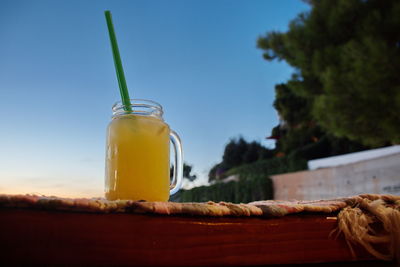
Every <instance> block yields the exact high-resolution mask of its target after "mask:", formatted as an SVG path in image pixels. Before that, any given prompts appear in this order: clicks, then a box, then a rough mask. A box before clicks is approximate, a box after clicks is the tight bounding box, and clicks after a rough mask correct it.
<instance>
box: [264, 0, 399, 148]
mask: <svg viewBox="0 0 400 267" xmlns="http://www.w3.org/2000/svg"><path fill="white" fill-rule="evenodd" d="M309 3H310V4H311V6H312V9H311V11H310V12H308V13H302V14H300V15H298V16H297V18H296V19H294V20H293V21H292V22H291V23H290V25H289V30H288V31H287V32H285V33H280V32H269V33H267V34H266V36H264V37H261V38H259V40H258V47H259V48H261V49H263V50H264V58H265V59H267V60H273V59H278V60H285V61H286V62H287V63H289V64H290V65H291V66H293V67H294V68H295V69H296V73H295V75H293V77H292V79H291V80H289V81H288V82H287V83H286V84H283V85H278V86H277V88H276V91H277V99H276V101H275V107H276V108H277V110H278V111H279V113H280V114H281V116H283V119H284V120H285V121H287V122H288V124H289V126H293V125H296V123H302V122H304V121H307V120H308V121H315V122H316V123H317V124H318V125H319V126H321V127H322V128H323V131H326V132H328V133H332V134H333V135H335V136H336V137H346V138H349V139H351V140H354V141H359V142H361V143H363V144H364V145H368V146H382V145H387V144H390V143H392V144H394V143H399V142H400V123H399V121H400V113H399V112H398V110H400V75H399V74H398V70H399V69H400V16H399V14H400V2H399V1H396V0H385V1H381V0H367V1H361V0H324V1H318V0H311V1H309Z"/></svg>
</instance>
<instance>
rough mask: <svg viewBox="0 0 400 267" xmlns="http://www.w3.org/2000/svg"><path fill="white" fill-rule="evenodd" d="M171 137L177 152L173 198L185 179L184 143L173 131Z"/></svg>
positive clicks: (172, 187)
mask: <svg viewBox="0 0 400 267" xmlns="http://www.w3.org/2000/svg"><path fill="white" fill-rule="evenodd" d="M169 137H170V139H171V142H172V144H173V145H174V152H175V164H174V172H173V176H172V181H171V186H170V191H169V195H170V196H172V195H173V194H175V193H176V192H178V191H179V189H180V188H181V186H182V179H183V150H182V143H181V139H180V138H179V136H178V134H177V133H176V132H174V131H172V130H171V132H170V134H169Z"/></svg>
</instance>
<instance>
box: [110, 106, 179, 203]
mask: <svg viewBox="0 0 400 267" xmlns="http://www.w3.org/2000/svg"><path fill="white" fill-rule="evenodd" d="M131 103H132V104H131V109H126V107H124V106H123V104H121V103H117V104H115V105H114V106H113V117H112V120H111V122H110V124H109V125H108V129H107V148H106V177H105V180H106V190H105V195H106V198H107V199H108V200H116V199H129V200H146V201H167V200H168V199H169V196H170V195H172V194H174V193H175V192H177V191H178V190H179V188H180V186H181V183H182V168H183V167H182V164H183V163H182V162H183V160H182V147H181V143H180V139H179V137H178V136H177V134H176V133H175V132H173V131H171V130H170V128H169V126H168V124H166V123H165V122H164V120H163V118H162V115H163V110H162V107H161V105H159V104H157V103H156V102H154V101H149V100H131ZM127 110H129V111H127ZM130 110H131V111H130ZM170 141H172V143H173V145H174V150H175V166H174V174H173V175H174V176H173V181H172V185H170V184H171V183H170V161H169V156H170V145H169V144H170ZM171 187H172V189H171Z"/></svg>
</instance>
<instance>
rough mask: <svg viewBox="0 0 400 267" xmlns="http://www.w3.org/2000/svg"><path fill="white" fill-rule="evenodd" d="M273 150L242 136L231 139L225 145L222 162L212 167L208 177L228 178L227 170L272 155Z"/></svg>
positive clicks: (211, 178) (210, 178) (212, 178)
mask: <svg viewBox="0 0 400 267" xmlns="http://www.w3.org/2000/svg"><path fill="white" fill-rule="evenodd" d="M272 155H273V152H272V151H271V150H269V149H267V148H265V147H263V146H262V145H260V143H258V142H255V141H253V142H251V143H248V142H246V141H245V140H244V139H243V138H242V137H240V138H239V139H231V140H230V142H229V143H228V144H227V145H226V146H225V150H224V154H223V156H222V162H220V163H218V164H216V165H215V166H214V167H212V168H211V170H210V172H209V174H208V177H209V181H214V180H221V179H224V178H226V172H227V171H228V170H230V169H232V168H234V167H237V166H240V165H242V164H247V163H251V162H255V161H257V160H259V159H262V158H266V157H271V156H272Z"/></svg>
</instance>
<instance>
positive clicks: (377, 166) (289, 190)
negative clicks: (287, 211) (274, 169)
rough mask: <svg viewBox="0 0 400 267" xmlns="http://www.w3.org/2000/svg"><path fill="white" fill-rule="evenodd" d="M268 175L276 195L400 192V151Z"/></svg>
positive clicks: (313, 196)
mask: <svg viewBox="0 0 400 267" xmlns="http://www.w3.org/2000/svg"><path fill="white" fill-rule="evenodd" d="M271 178H272V180H273V182H274V198H275V199H285V200H286V199H298V200H303V199H304V200H315V199H329V198H336V197H348V196H352V195H357V194H362V193H372V194H394V195H400V153H397V154H391V155H387V156H384V157H379V158H373V159H369V160H363V161H359V162H356V163H350V164H345V165H339V166H335V167H330V168H322V169H317V170H310V171H301V172H294V173H286V174H280V175H274V176H272V177H271Z"/></svg>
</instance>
